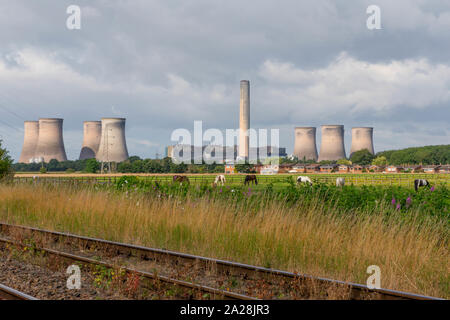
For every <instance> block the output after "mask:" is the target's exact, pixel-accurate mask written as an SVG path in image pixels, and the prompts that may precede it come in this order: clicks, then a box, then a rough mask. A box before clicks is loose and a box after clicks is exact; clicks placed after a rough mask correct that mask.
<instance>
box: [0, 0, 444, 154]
mask: <svg viewBox="0 0 450 320" xmlns="http://www.w3.org/2000/svg"><path fill="white" fill-rule="evenodd" d="M372 2H373V1H369V0H367V1H366V0H364V1H358V2H354V1H352V2H350V1H345V0H338V1H331V0H329V1H325V0H323V1H297V0H284V1H268V0H259V1H256V0H255V1H237V0H230V1H226V2H221V3H220V4H219V3H218V2H213V1H209V0H197V1H189V2H188V1H181V0H180V1H174V0H171V1H149V0H135V1H119V0H94V1H78V5H80V6H81V8H82V29H81V30H80V31H69V30H67V29H66V28H65V20H66V17H67V14H66V13H65V10H66V8H67V6H68V5H70V4H73V1H68V0H61V1H60V0H58V1H57V0H40V1H27V0H16V1H8V2H2V4H0V42H1V43H2V47H1V48H0V65H5V66H6V67H7V70H4V69H0V118H1V119H2V120H3V121H5V122H7V123H8V124H9V125H10V126H11V125H12V126H14V127H16V128H18V129H11V128H10V127H9V126H7V125H5V124H3V123H2V122H0V134H3V136H4V137H3V139H4V140H5V142H6V144H7V146H8V148H9V149H10V150H11V152H12V154H13V156H14V157H15V158H16V159H17V158H18V154H19V152H20V148H21V143H22V142H21V140H22V136H21V131H20V128H21V127H22V123H21V121H22V120H25V118H26V119H33V118H34V119H36V118H38V117H44V116H59V117H63V118H65V123H64V126H65V130H66V131H65V139H66V148H67V149H68V155H69V158H72V159H73V158H76V157H77V156H78V153H79V148H80V146H81V134H82V133H81V132H82V121H83V120H94V119H99V118H100V117H102V116H114V115H116V113H120V114H121V115H123V116H126V117H127V135H128V138H129V149H130V154H139V155H141V156H144V157H147V156H154V154H155V153H156V152H158V153H160V154H161V153H162V152H163V150H164V146H165V145H167V144H169V143H170V141H169V140H170V133H171V131H172V130H173V129H175V128H180V127H185V128H189V129H190V128H192V125H193V121H194V120H203V121H204V127H206V128H207V127H217V128H219V129H225V128H234V127H236V126H237V119H238V106H239V80H241V79H249V80H251V86H252V87H251V92H252V117H251V119H252V126H254V127H278V128H280V129H281V131H280V134H281V143H282V145H284V146H287V147H288V151H292V145H293V127H294V126H296V125H315V126H320V124H322V123H324V122H327V123H328V122H334V123H343V124H345V125H346V129H347V131H346V132H347V133H346V140H348V133H349V131H350V128H351V126H357V125H371V126H375V128H376V129H375V147H376V149H377V150H380V149H392V148H399V147H407V146H409V145H417V143H422V144H435V143H437V141H438V142H439V143H442V142H445V141H449V129H448V124H446V123H445V122H444V123H443V122H442V119H445V118H447V119H448V118H449V116H450V111H449V108H448V106H449V103H450V101H449V97H448V91H449V89H448V88H449V78H446V76H447V73H446V72H444V73H439V72H437V71H436V70H437V69H438V68H439V67H441V69H440V70H447V69H446V68H450V55H449V53H450V41H449V40H450V33H449V32H448V31H449V27H450V3H448V1H444V0H441V1H439V0H430V1H420V0H416V1H412V0H411V1H410V0H399V1H388V0H379V1H377V3H376V4H377V5H379V6H380V7H381V14H382V17H381V18H382V27H383V29H382V30H377V31H369V30H367V28H366V27H365V24H366V18H367V15H366V13H365V11H366V8H367V6H368V5H369V4H372ZM342 52H346V54H347V55H348V57H350V58H351V59H354V60H355V61H358V62H360V63H361V64H364V63H367V64H368V65H369V66H370V65H371V66H373V65H377V64H378V65H389V64H390V63H391V62H392V61H394V62H397V63H400V64H401V63H403V64H405V63H406V61H415V62H417V61H422V60H424V61H427V62H428V63H429V65H430V66H432V68H431V69H427V70H425V71H424V77H425V78H426V77H427V76H428V78H426V79H427V81H422V80H421V76H420V74H419V72H416V73H415V74H414V76H415V78H413V79H416V84H411V83H410V86H405V87H402V86H401V85H400V84H401V82H400V84H397V87H394V89H395V90H391V91H390V90H389V86H387V85H383V82H384V81H385V79H383V78H382V76H381V75H379V76H377V78H376V79H372V80H373V82H376V83H378V82H380V83H381V84H380V85H379V86H378V87H377V90H379V91H378V92H375V93H374V94H373V95H372V96H371V95H370V94H368V91H367V90H366V89H365V88H361V85H362V84H364V81H369V80H370V79H369V80H368V78H367V75H366V76H364V73H361V74H358V71H357V70H355V71H354V72H353V74H351V75H339V74H335V79H336V80H335V81H336V85H335V86H333V85H332V84H329V83H328V84H327V78H326V77H325V78H318V79H317V78H314V72H318V71H320V70H325V71H324V72H326V70H330V68H329V66H330V64H331V63H333V61H335V60H336V58H337V57H339V55H340V54H341V53H342ZM24 53H27V54H28V58H29V59H30V60H29V61H30V65H29V66H24V65H22V64H21V61H20V54H24ZM421 59H422V60H421ZM267 61H270V62H277V63H279V64H288V65H291V69H292V70H290V71H293V72H290V71H289V70H287V71H286V70H281V74H280V75H279V76H280V77H281V76H284V77H285V78H284V80H283V81H276V80H277V79H275V74H273V73H272V74H270V73H269V74H266V75H264V73H261V70H262V69H263V68H264V65H265V63H267ZM43 66H44V67H45V68H44V70H40V69H39V67H41V68H43ZM27 68H28V69H27ZM433 68H434V69H433ZM36 69H39V70H38V71H36ZM27 70H28V71H27ZM341 70H343V69H341ZM404 70H408V69H407V68H405V69H404ZM433 70H434V71H433ZM14 72H15V73H14ZM289 72H290V75H291V76H294V78H295V74H296V72H297V73H301V74H303V75H304V76H303V78H301V79H300V80H301V81H300V80H299V79H292V78H291V79H289V78H286V77H287V76H288V74H287V73H289ZM433 72H434V73H433ZM6 77H7V78H6ZM404 79H405V81H404V82H408V81H407V80H410V79H409V78H408V77H407V76H405V78H404ZM372 80H371V81H372ZM339 81H343V84H341V85H339V83H338V82H339ZM352 81H354V83H352ZM368 83H369V84H370V83H371V82H370V81H369V82H368ZM355 87H358V88H359V89H360V92H359V91H358V92H355V90H354V89H355ZM308 88H309V89H308ZM363 89H364V90H363ZM320 90H323V92H322V91H320ZM371 97H372V98H376V99H378V100H374V101H372V102H371ZM372 100H373V99H372ZM370 103H372V104H373V105H370ZM1 105H4V106H6V107H8V108H11V109H13V110H15V112H16V113H17V115H19V117H17V116H14V115H12V114H10V113H8V112H6V111H4V110H3V109H2V108H1ZM369 107H372V110H370V108H369ZM21 118H22V119H21ZM430 125H433V126H435V127H436V126H438V127H436V130H432V131H430V130H428V131H427V129H426V128H427V127H429V126H430ZM407 126H411V130H413V132H411V133H410V135H407V134H406V133H405V132H396V131H395V130H396V128H398V127H403V128H406V127H407ZM377 128H379V130H377ZM385 133H386V134H385ZM347 144H348V143H347Z"/></svg>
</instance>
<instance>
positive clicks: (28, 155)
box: [19, 121, 39, 163]
mask: <svg viewBox="0 0 450 320" xmlns="http://www.w3.org/2000/svg"><path fill="white" fill-rule="evenodd" d="M38 138H39V122H38V121H25V122H24V138H23V146H22V152H21V153H20V158H19V162H22V163H30V162H34V161H35V160H34V159H35V158H34V154H35V151H36V146H37V142H38Z"/></svg>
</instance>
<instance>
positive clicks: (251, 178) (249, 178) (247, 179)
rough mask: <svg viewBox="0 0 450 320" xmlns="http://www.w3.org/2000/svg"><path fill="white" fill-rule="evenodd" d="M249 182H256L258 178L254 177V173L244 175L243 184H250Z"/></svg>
mask: <svg viewBox="0 0 450 320" xmlns="http://www.w3.org/2000/svg"><path fill="white" fill-rule="evenodd" d="M250 182H252V183H253V182H254V183H255V184H256V185H257V184H258V179H256V175H254V174H248V175H246V176H245V181H244V185H246V184H250Z"/></svg>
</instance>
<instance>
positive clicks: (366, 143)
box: [350, 127, 375, 157]
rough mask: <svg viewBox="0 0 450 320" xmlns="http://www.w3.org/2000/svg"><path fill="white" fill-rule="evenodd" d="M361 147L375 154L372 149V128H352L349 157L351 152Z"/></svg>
mask: <svg viewBox="0 0 450 320" xmlns="http://www.w3.org/2000/svg"><path fill="white" fill-rule="evenodd" d="M363 149H367V150H369V152H370V153H371V154H375V152H374V150H373V128H371V127H356V128H352V148H351V149H350V157H351V156H352V154H353V152H356V151H359V150H363Z"/></svg>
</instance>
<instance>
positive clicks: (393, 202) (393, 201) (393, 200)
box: [391, 198, 395, 206]
mask: <svg viewBox="0 0 450 320" xmlns="http://www.w3.org/2000/svg"><path fill="white" fill-rule="evenodd" d="M391 203H392V205H393V206H395V198H392V201H391Z"/></svg>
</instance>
